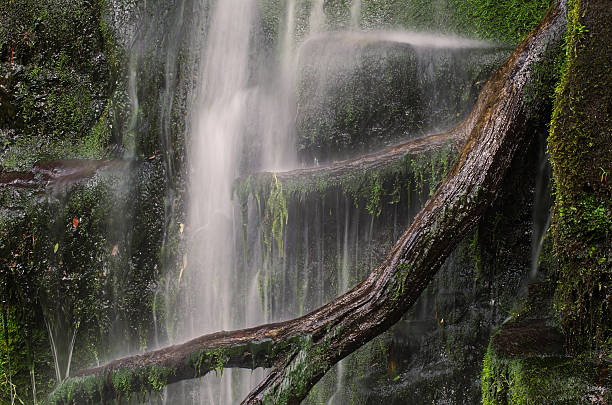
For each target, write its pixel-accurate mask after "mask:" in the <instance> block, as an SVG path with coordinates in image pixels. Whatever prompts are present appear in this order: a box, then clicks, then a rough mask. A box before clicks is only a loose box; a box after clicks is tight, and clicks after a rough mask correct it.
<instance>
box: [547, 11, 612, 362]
mask: <svg viewBox="0 0 612 405" xmlns="http://www.w3.org/2000/svg"><path fill="white" fill-rule="evenodd" d="M609 18H610V8H609V7H608V4H605V2H600V1H584V0H574V1H571V2H570V4H569V15H568V21H569V23H568V30H567V35H566V44H565V51H566V62H565V66H564V69H563V73H562V78H561V81H560V83H559V86H558V88H557V91H556V101H555V110H554V112H553V117H552V121H551V127H550V136H549V138H548V151H549V153H550V156H551V162H552V167H553V176H554V192H555V205H554V213H553V231H554V234H553V236H554V245H555V254H556V256H557V259H558V263H559V284H558V287H557V301H556V308H557V311H558V314H559V316H560V318H561V321H562V326H563V329H564V332H565V334H566V338H567V343H568V348H569V349H570V350H571V351H578V352H579V351H580V350H582V349H585V348H600V349H602V350H604V351H605V350H606V349H605V347H606V346H608V347H609V344H610V339H611V335H610V331H611V330H612V328H610V322H612V321H611V319H610V293H609V285H610V281H611V279H612V259H611V258H612V248H611V245H610V235H612V220H610V218H611V215H612V203H611V201H612V187H611V186H610V184H611V183H610V182H611V181H612V179H611V178H609V176H608V175H607V174H608V173H609V172H611V171H612V160H611V159H610V156H612V142H611V141H610V140H611V139H612V98H611V97H612V96H611V95H610V92H609V91H608V89H609V87H610V86H612V76H610V69H611V65H610V60H612V56H611V55H612V45H610V41H609V38H610V36H611V35H612V31H611V27H610V24H609V23H608V21H609ZM608 350H609V348H608Z"/></svg>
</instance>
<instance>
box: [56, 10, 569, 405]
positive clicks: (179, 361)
mask: <svg viewBox="0 0 612 405" xmlns="http://www.w3.org/2000/svg"><path fill="white" fill-rule="evenodd" d="M564 24H565V1H564V0H560V1H558V2H557V4H556V5H554V6H553V7H552V8H551V10H549V12H548V14H547V15H546V17H545V18H544V20H543V21H542V23H540V25H539V26H538V27H537V28H536V29H535V30H534V31H533V32H532V33H531V34H530V35H529V36H528V37H527V38H526V39H525V40H524V41H523V42H522V43H521V45H519V47H518V49H517V50H516V51H515V52H514V53H513V54H512V56H511V57H510V59H509V60H508V61H507V62H506V64H505V65H504V66H502V67H501V68H500V70H499V71H498V72H497V73H496V74H495V75H494V76H493V77H492V78H491V80H489V82H488V83H487V84H486V85H485V87H484V89H483V91H482V93H481V95H480V97H479V99H478V101H477V104H476V107H475V108H474V111H473V112H472V114H471V115H470V116H469V117H468V118H467V119H466V121H465V122H464V123H463V124H462V125H460V126H459V127H458V128H459V129H456V130H460V131H465V133H466V134H467V135H468V137H467V141H466V143H465V146H464V148H463V150H462V152H461V153H460V155H459V157H458V159H457V163H456V165H455V167H454V169H453V170H452V171H451V172H450V173H449V175H448V176H447V178H446V180H445V181H444V182H443V183H442V185H441V186H440V187H439V189H438V190H437V192H436V193H435V194H434V195H433V196H432V197H431V198H430V199H429V201H428V202H427V203H426V205H425V207H424V208H423V210H422V211H421V212H420V213H419V214H418V215H417V216H416V217H415V219H414V221H413V222H412V224H411V225H410V226H409V227H408V229H407V230H406V231H405V232H404V234H403V235H402V237H401V238H400V240H399V241H398V242H397V243H396V245H395V246H394V247H393V249H392V250H391V252H390V253H389V255H388V257H387V258H386V259H385V261H384V262H382V263H381V264H380V265H379V266H378V267H377V268H376V269H374V271H373V272H372V273H371V274H370V276H369V277H368V278H367V279H366V280H364V281H363V282H361V283H360V284H359V285H357V286H356V287H355V288H353V289H352V290H351V291H349V292H347V293H345V294H344V295H341V296H340V297H338V298H336V299H335V300H333V301H332V302H330V303H328V304H327V305H325V306H323V307H321V308H319V309H317V310H315V311H313V312H311V313H309V314H307V315H305V316H302V317H300V318H296V319H293V320H290V321H287V322H282V323H277V324H269V325H263V326H259V327H255V328H251V329H244V330H239V331H234V332H219V333H215V334H211V335H206V336H202V337H200V338H197V339H194V340H191V341H189V342H187V343H184V344H181V345H175V346H170V347H167V348H164V349H161V350H157V351H153V352H149V353H145V354H143V355H139V356H132V357H127V358H124V359H119V360H116V361H114V362H112V363H110V364H108V365H106V366H103V367H98V368H95V369H91V370H85V371H82V372H80V373H78V374H77V376H76V377H72V378H69V379H68V380H67V381H65V382H64V383H63V384H62V385H60V386H59V387H58V389H57V390H56V391H55V392H54V393H53V394H52V396H51V398H50V402H51V403H54V404H67V403H83V402H87V401H92V402H100V401H101V400H102V401H103V400H105V399H112V398H115V397H120V396H121V395H122V394H128V395H129V394H130V393H134V392H139V391H143V390H150V389H158V390H159V389H161V388H162V387H163V386H164V385H165V384H168V383H172V382H175V381H179V380H182V379H187V378H195V377H199V376H202V375H204V374H206V373H207V372H210V371H212V370H219V368H220V367H246V368H255V367H270V366H274V369H273V370H272V372H271V373H270V374H269V375H268V376H267V377H266V378H265V379H264V381H262V382H261V384H260V385H259V386H258V387H257V388H255V389H254V390H253V391H252V392H251V393H250V394H249V395H248V396H247V398H246V399H245V400H244V402H243V403H244V404H260V403H274V404H297V403H299V402H300V401H301V400H302V399H304V398H305V397H306V395H307V394H308V392H309V391H310V389H311V388H312V387H313V386H314V385H315V384H316V382H317V381H319V379H320V378H321V377H322V376H323V375H324V374H325V373H326V372H327V371H328V370H329V369H330V368H331V367H332V366H333V365H334V364H336V363H337V362H338V361H340V360H341V359H342V358H344V357H346V356H347V355H349V354H350V353H352V352H353V351H355V350H356V349H358V348H359V347H361V346H362V345H364V344H365V343H367V342H368V341H370V340H371V339H373V338H374V337H376V336H378V335H379V334H380V333H382V332H383V331H385V330H387V329H388V328H390V327H391V326H392V325H393V324H395V323H396V322H397V321H398V320H399V319H400V318H401V317H402V316H403V314H404V313H405V312H406V311H407V310H408V309H409V308H410V307H411V306H412V305H413V304H414V302H415V301H416V299H417V298H418V297H419V295H420V294H421V292H422V291H423V290H424V289H425V287H426V286H427V284H428V283H429V281H430V280H431V279H432V278H433V277H434V275H435V274H436V272H437V270H438V269H439V268H440V266H441V265H442V263H443V262H444V260H445V259H446V258H447V257H448V255H449V254H450V253H451V252H452V250H453V249H454V248H455V246H456V245H457V243H458V242H459V241H460V240H461V239H462V236H463V235H465V233H466V232H467V231H468V230H469V229H470V228H472V226H473V225H474V224H475V223H476V222H477V221H478V220H479V219H480V217H481V215H482V213H483V212H484V210H485V208H486V207H487V206H488V205H489V204H490V202H491V201H492V200H493V199H494V197H495V195H496V193H497V191H498V189H499V186H500V184H501V182H502V179H503V178H504V175H505V173H506V171H507V169H508V167H509V166H510V163H511V161H512V159H513V158H514V156H515V154H516V153H517V151H520V150H521V149H523V148H524V147H525V146H526V145H527V144H528V143H529V141H530V136H529V135H530V122H529V121H528V119H527V113H528V112H529V111H527V110H528V107H526V104H525V102H524V99H523V92H524V90H525V89H526V86H528V85H529V83H530V79H531V73H532V72H533V71H534V69H535V68H536V67H537V65H538V64H539V63H541V62H542V60H543V58H544V56H545V51H546V48H547V46H548V45H549V44H551V43H552V44H555V43H556V42H557V40H558V39H559V38H560V36H561V34H562V32H563V29H564ZM385 153H390V152H385ZM372 156H375V155H372ZM378 156H380V155H378ZM363 159H365V160H363ZM367 161H368V158H367V157H366V158H362V159H357V160H354V161H350V162H367ZM374 161H381V162H382V161H383V160H381V159H374ZM359 164H362V163H359ZM350 165H351V163H349V162H344V163H340V164H337V165H335V167H336V168H337V169H338V170H340V168H348V167H350ZM306 170H307V171H302V173H304V174H307V173H315V172H317V171H318V170H322V169H306ZM308 170H310V172H308ZM342 170H343V169H342ZM293 173H295V172H293ZM277 176H279V178H282V177H283V176H284V175H282V174H279V175H277Z"/></svg>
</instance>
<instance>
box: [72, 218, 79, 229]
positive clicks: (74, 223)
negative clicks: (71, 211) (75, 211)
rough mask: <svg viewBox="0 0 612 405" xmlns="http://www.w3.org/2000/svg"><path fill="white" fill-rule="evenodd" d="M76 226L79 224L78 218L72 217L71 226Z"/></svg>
mask: <svg viewBox="0 0 612 405" xmlns="http://www.w3.org/2000/svg"><path fill="white" fill-rule="evenodd" d="M77 226H79V220H78V219H76V218H73V219H72V227H73V228H76V227H77Z"/></svg>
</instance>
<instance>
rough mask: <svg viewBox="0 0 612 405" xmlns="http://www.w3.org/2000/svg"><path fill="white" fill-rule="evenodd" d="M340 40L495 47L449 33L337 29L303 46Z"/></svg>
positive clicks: (477, 47)
mask: <svg viewBox="0 0 612 405" xmlns="http://www.w3.org/2000/svg"><path fill="white" fill-rule="evenodd" d="M318 41H338V42H348V43H352V44H353V45H360V46H364V45H368V44H373V43H377V42H391V43H397V44H404V45H410V46H413V47H416V48H428V49H479V48H480V49H483V48H492V47H495V46H496V45H495V44H492V43H490V42H485V41H479V40H475V39H467V38H461V37H456V36H449V35H438V34H430V33H425V32H412V31H337V32H332V33H320V32H317V34H316V35H314V34H313V35H311V37H310V38H309V39H308V40H306V41H304V44H303V46H308V45H309V44H310V43H312V42H318Z"/></svg>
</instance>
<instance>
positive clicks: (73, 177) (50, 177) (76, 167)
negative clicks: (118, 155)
mask: <svg viewBox="0 0 612 405" xmlns="http://www.w3.org/2000/svg"><path fill="white" fill-rule="evenodd" d="M128 164H129V162H128V161H125V160H110V159H107V160H87V159H69V160H52V161H48V162H39V163H36V164H35V165H34V167H32V168H31V169H29V170H27V171H0V187H12V188H27V189H35V190H41V191H42V190H44V189H45V188H47V187H50V186H62V185H69V184H72V183H76V182H78V181H80V180H84V179H87V178H89V177H92V176H93V175H94V174H96V173H97V172H98V171H99V170H103V169H111V168H115V169H117V168H122V167H126V166H127V165H128Z"/></svg>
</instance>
